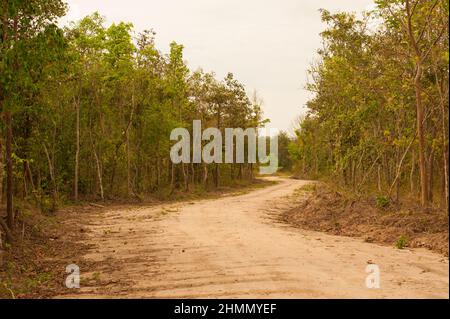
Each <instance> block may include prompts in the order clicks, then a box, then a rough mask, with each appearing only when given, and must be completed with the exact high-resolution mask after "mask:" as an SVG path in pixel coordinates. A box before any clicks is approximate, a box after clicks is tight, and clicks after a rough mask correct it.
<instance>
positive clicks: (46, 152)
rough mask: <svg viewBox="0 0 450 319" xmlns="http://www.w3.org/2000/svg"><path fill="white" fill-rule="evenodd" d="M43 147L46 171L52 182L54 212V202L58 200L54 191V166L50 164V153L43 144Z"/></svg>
mask: <svg viewBox="0 0 450 319" xmlns="http://www.w3.org/2000/svg"><path fill="white" fill-rule="evenodd" d="M42 145H43V147H44V152H45V155H46V157H47V163H48V170H49V173H50V180H51V182H52V211H53V212H54V211H56V201H57V198H58V193H57V189H56V179H55V171H54V166H53V163H52V159H51V157H50V153H49V152H48V149H47V146H45V144H44V143H43V144H42Z"/></svg>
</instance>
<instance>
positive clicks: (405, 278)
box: [62, 179, 449, 298]
mask: <svg viewBox="0 0 450 319" xmlns="http://www.w3.org/2000/svg"><path fill="white" fill-rule="evenodd" d="M278 180H279V181H280V183H279V184H277V185H275V186H270V187H267V188H264V189H259V190H256V191H253V192H251V193H248V194H244V195H239V196H231V197H223V198H219V199H212V200H202V201H195V202H185V203H177V204H170V205H158V206H154V207H148V208H145V207H144V208H143V207H139V208H128V209H120V210H117V209H116V210H109V211H106V212H102V213H101V214H100V213H99V214H96V215H95V217H93V218H91V222H90V223H89V225H87V226H86V228H87V230H88V233H87V239H86V241H87V242H88V243H89V244H91V245H93V246H94V248H93V249H91V251H89V253H88V254H87V255H86V256H84V257H85V258H86V259H87V260H90V261H97V262H100V263H96V264H101V265H102V266H101V267H99V269H96V270H94V271H90V272H88V273H84V272H83V270H81V272H82V283H81V286H82V287H81V289H80V290H79V291H78V293H75V294H71V295H65V296H62V297H71V298H96V297H97V298H227V297H229V298H448V293H449V280H448V276H449V272H448V259H447V258H444V257H443V256H441V255H438V254H435V253H432V252H430V251H427V250H424V249H414V250H397V249H395V248H392V247H386V246H380V245H376V244H371V243H365V242H363V241H362V240H361V239H357V238H356V239H355V238H346V237H338V236H331V235H327V234H323V233H318V232H312V231H305V230H301V229H296V228H293V227H290V226H288V225H285V224H280V223H277V222H276V219H275V218H273V217H274V215H276V214H277V213H278V212H279V211H281V210H283V209H286V208H288V207H289V206H290V205H292V201H291V200H290V199H289V198H288V196H289V195H290V194H292V193H293V192H294V190H295V189H297V188H299V187H301V186H302V185H304V184H305V183H307V182H305V181H299V180H293V179H278ZM369 260H370V261H371V262H373V263H376V264H377V265H378V266H379V267H380V271H381V288H380V289H368V288H367V287H366V286H365V278H366V276H367V275H368V274H367V273H366V272H365V268H366V266H367V263H368V261H369Z"/></svg>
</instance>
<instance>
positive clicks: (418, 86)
mask: <svg viewBox="0 0 450 319" xmlns="http://www.w3.org/2000/svg"><path fill="white" fill-rule="evenodd" d="M376 4H377V7H376V9H374V10H373V11H372V12H369V13H366V14H365V15H364V16H363V17H360V18H358V17H357V16H356V15H354V14H351V13H334V14H332V13H330V12H329V11H326V10H322V11H321V13H322V21H323V22H324V23H325V24H326V25H327V28H326V30H325V31H323V32H322V33H321V37H322V43H323V47H322V48H321V49H320V50H319V51H318V58H317V59H316V61H315V62H314V63H313V64H312V65H311V67H310V70H309V73H308V74H309V83H308V84H307V89H308V90H309V91H310V92H312V94H313V98H312V99H311V100H310V101H309V102H308V104H307V107H308V113H307V114H306V115H305V116H304V117H302V118H301V120H300V123H299V129H298V130H297V131H296V137H295V138H294V140H293V142H291V143H290V145H289V154H290V156H291V158H292V160H293V161H294V170H295V171H296V172H297V174H298V175H299V176H301V177H303V178H312V179H316V178H321V179H325V180H327V181H332V182H333V183H335V184H338V185H340V186H342V187H344V188H346V189H348V190H350V191H353V192H356V193H358V194H362V195H364V196H367V195H370V194H371V195H376V196H378V197H377V200H379V201H383V202H385V203H388V202H390V201H392V202H400V201H401V200H408V201H412V202H413V203H419V204H420V205H421V206H423V207H428V206H430V205H435V206H436V205H437V206H440V207H441V208H446V207H448V151H449V150H448V120H449V118H448V116H449V100H448V97H449V95H448V85H449V83H448V75H449V68H448V67H449V47H448V45H449V44H448V26H449V25H448V15H449V7H448V6H449V4H448V1H445V0H430V1H412V0H405V1H400V0H395V1H392V0H390V1H388V0H378V1H376Z"/></svg>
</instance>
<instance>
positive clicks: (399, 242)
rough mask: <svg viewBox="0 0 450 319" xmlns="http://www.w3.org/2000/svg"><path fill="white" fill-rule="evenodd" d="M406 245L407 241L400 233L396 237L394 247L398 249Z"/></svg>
mask: <svg viewBox="0 0 450 319" xmlns="http://www.w3.org/2000/svg"><path fill="white" fill-rule="evenodd" d="M407 245H408V241H407V239H406V237H405V236H403V235H401V236H400V237H399V239H397V242H396V243H395V247H397V248H398V249H403V248H405V247H406V246H407Z"/></svg>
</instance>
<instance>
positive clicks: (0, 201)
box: [0, 137, 3, 204]
mask: <svg viewBox="0 0 450 319" xmlns="http://www.w3.org/2000/svg"><path fill="white" fill-rule="evenodd" d="M0 204H3V138H2V137H0Z"/></svg>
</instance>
